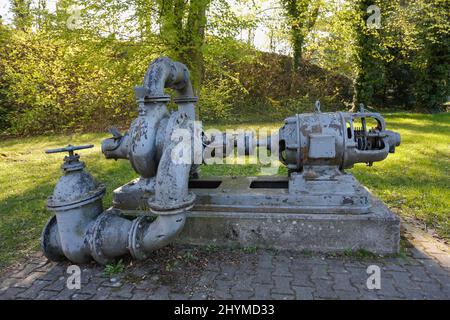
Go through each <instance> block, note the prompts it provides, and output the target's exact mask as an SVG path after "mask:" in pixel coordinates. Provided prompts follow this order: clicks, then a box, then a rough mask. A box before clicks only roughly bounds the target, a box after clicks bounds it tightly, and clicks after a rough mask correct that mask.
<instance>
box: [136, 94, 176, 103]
mask: <svg viewBox="0 0 450 320" xmlns="http://www.w3.org/2000/svg"><path fill="white" fill-rule="evenodd" d="M137 101H138V102H144V103H153V102H170V96H168V95H162V96H145V97H143V98H139V99H137Z"/></svg>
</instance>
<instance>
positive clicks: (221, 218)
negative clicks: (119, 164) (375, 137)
mask: <svg viewBox="0 0 450 320" xmlns="http://www.w3.org/2000/svg"><path fill="white" fill-rule="evenodd" d="M346 179H348V180H349V182H350V183H351V184H352V185H354V187H352V190H355V191H353V192H351V193H348V191H345V190H344V191H342V192H341V193H342V194H340V193H337V194H336V193H335V192H334V193H320V192H319V193H318V191H317V192H308V191H306V190H305V192H302V193H292V192H289V189H288V178H287V177H270V178H269V177H259V178H254V177H238V178H230V177H225V178H224V177H218V178H214V179H209V180H192V181H191V182H190V191H192V192H193V193H195V194H196V195H197V201H196V204H195V206H194V208H193V209H192V210H190V211H188V213H187V217H188V218H187V220H186V225H185V227H184V229H183V231H182V232H181V233H180V235H179V236H178V237H177V240H176V242H177V243H182V244H191V245H202V246H206V245H216V246H219V247H224V246H226V247H241V248H242V247H259V248H273V249H288V250H296V251H312V252H342V251H347V250H351V251H356V250H359V249H364V250H367V251H371V252H373V253H379V254H391V253H397V252H398V251H399V242H400V220H399V218H398V217H397V216H396V215H395V214H393V213H392V212H391V211H390V210H389V209H388V208H387V207H386V206H385V205H384V204H383V203H382V202H381V201H380V200H378V199H377V198H375V197H374V196H373V195H372V194H371V193H370V192H369V191H368V190H367V189H366V188H364V187H363V186H361V185H360V184H359V183H358V182H357V181H356V180H355V179H354V178H353V176H351V175H348V177H346ZM255 183H258V184H259V185H258V187H257V188H252V187H251V186H252V185H255ZM319 191H320V190H319ZM347 193H348V194H347ZM150 195H151V193H149V192H144V191H142V192H137V191H136V190H135V188H133V185H130V184H129V185H125V186H123V187H120V188H118V189H117V190H115V191H114V201H113V203H114V207H115V208H117V209H120V210H121V211H122V212H123V213H124V215H127V216H137V215H152V214H151V213H150V211H149V210H148V207H147V200H148V197H149V196H150ZM333 197H336V200H334V198H333ZM337 197H339V198H337ZM358 197H359V198H360V199H366V200H361V201H357V200H356V199H358ZM348 199H351V200H352V201H347V200H348ZM353 200H354V201H353Z"/></svg>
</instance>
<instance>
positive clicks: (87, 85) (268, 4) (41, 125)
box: [0, 0, 450, 135]
mask: <svg viewBox="0 0 450 320" xmlns="http://www.w3.org/2000/svg"><path fill="white" fill-rule="evenodd" d="M10 2H11V4H12V5H11V11H12V14H13V19H12V21H10V22H7V24H5V22H3V20H0V45H1V50H0V134H2V135H31V134H37V133H44V132H45V133H56V132H67V131H75V132H85V131H95V130H102V131H103V130H105V129H106V128H107V127H109V126H110V125H115V126H118V127H126V126H127V125H128V123H129V122H130V121H131V120H132V118H133V117H134V115H135V114H136V106H135V102H134V96H133V90H132V87H133V86H134V85H139V84H141V83H142V76H143V74H144V73H145V70H146V68H147V67H148V64H149V63H150V61H152V60H153V59H154V58H156V57H158V56H162V55H166V56H170V57H172V58H174V59H177V60H181V61H182V62H184V63H185V64H187V65H188V67H189V69H190V71H191V77H192V79H193V82H194V87H195V90H196V94H197V95H198V96H199V98H200V100H199V111H200V112H199V113H200V117H202V118H203V119H204V120H207V121H209V122H211V121H218V120H220V121H234V122H239V121H245V120H247V119H252V118H258V119H259V120H268V119H281V118H283V117H285V116H287V115H289V114H290V113H292V112H299V111H309V110H311V109H312V106H313V103H314V101H315V100H317V99H320V100H321V101H322V105H323V110H336V109H346V108H348V107H349V106H350V105H351V103H352V101H353V102H354V103H355V104H357V103H359V102H363V103H365V104H367V105H369V106H370V107H372V108H375V109H377V110H379V109H383V110H397V109H404V110H421V111H427V112H436V111H442V110H445V103H446V101H447V100H448V96H449V95H450V94H449V81H448V79H449V73H450V67H449V48H450V43H449V36H448V32H449V28H448V25H447V21H448V15H449V12H448V10H446V4H447V3H446V1H445V0H432V1H425V0H414V1H402V0H390V1H381V0H373V1H372V0H370V1H369V0H358V1H350V0H344V1H343V0H327V1H324V0H198V1H194V0H188V1H186V0H170V1H166V0H164V1H162V0H157V1H155V2H149V1H146V0H60V1H58V2H57V6H56V10H50V9H49V8H48V6H47V5H46V4H47V1H46V0H39V1H29V0H10ZM372 4H376V5H378V6H379V7H380V9H381V14H382V20H381V28H380V29H369V28H367V25H366V21H367V19H368V16H369V15H370V13H367V7H368V6H369V5H372ZM73 5H78V6H80V8H81V11H80V16H79V18H76V19H75V20H73V17H74V11H73V8H72V6H73ZM71 8H72V9H71ZM69 9H70V10H69ZM71 10H72V11H71ZM71 19H72V20H71ZM70 21H71V22H72V23H73V22H76V24H74V26H75V27H71V24H70V23H69V22H70ZM258 28H265V30H266V33H267V35H268V39H267V41H269V42H270V43H269V45H268V46H267V48H268V51H270V52H261V51H260V50H258V49H257V45H256V42H255V34H256V33H257V32H258ZM287 40H290V43H291V47H292V57H290V56H288V55H286V54H285V53H286V52H285V50H284V46H285V44H286V41H287ZM353 89H354V90H353ZM353 91H354V93H353ZM261 110H264V112H261Z"/></svg>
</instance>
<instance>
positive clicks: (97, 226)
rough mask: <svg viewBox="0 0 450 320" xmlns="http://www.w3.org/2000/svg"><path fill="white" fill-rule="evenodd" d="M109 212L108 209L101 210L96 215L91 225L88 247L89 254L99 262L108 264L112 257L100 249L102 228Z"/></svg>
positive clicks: (112, 259)
mask: <svg viewBox="0 0 450 320" xmlns="http://www.w3.org/2000/svg"><path fill="white" fill-rule="evenodd" d="M110 215H111V213H108V211H105V212H103V213H102V214H100V215H99V216H98V218H97V219H96V220H95V222H94V224H93V226H92V229H91V230H92V234H91V238H90V241H89V247H90V249H91V256H92V258H94V260H95V261H97V262H98V263H100V264H103V265H105V264H108V263H111V262H113V261H114V258H110V257H107V256H106V255H105V254H104V253H103V250H102V247H103V238H102V230H103V229H104V228H105V225H106V223H107V220H108V219H109V218H110Z"/></svg>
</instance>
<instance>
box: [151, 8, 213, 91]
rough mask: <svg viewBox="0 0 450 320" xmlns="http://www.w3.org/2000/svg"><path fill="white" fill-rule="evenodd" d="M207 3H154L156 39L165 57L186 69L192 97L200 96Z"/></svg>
mask: <svg viewBox="0 0 450 320" xmlns="http://www.w3.org/2000/svg"><path fill="white" fill-rule="evenodd" d="M210 1H211V0H190V1H185V0H157V1H156V2H157V5H158V8H159V12H160V15H159V23H160V36H161V37H162V38H163V39H164V40H165V42H166V45H167V48H168V52H169V56H171V58H173V59H175V60H179V61H181V62H183V63H185V64H186V65H187V67H188V68H189V70H190V72H191V78H192V84H193V87H194V91H195V92H196V94H200V90H201V83H202V78H203V73H204V66H203V45H204V41H205V28H206V22H207V18H206V11H207V9H208V7H209V5H210Z"/></svg>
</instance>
